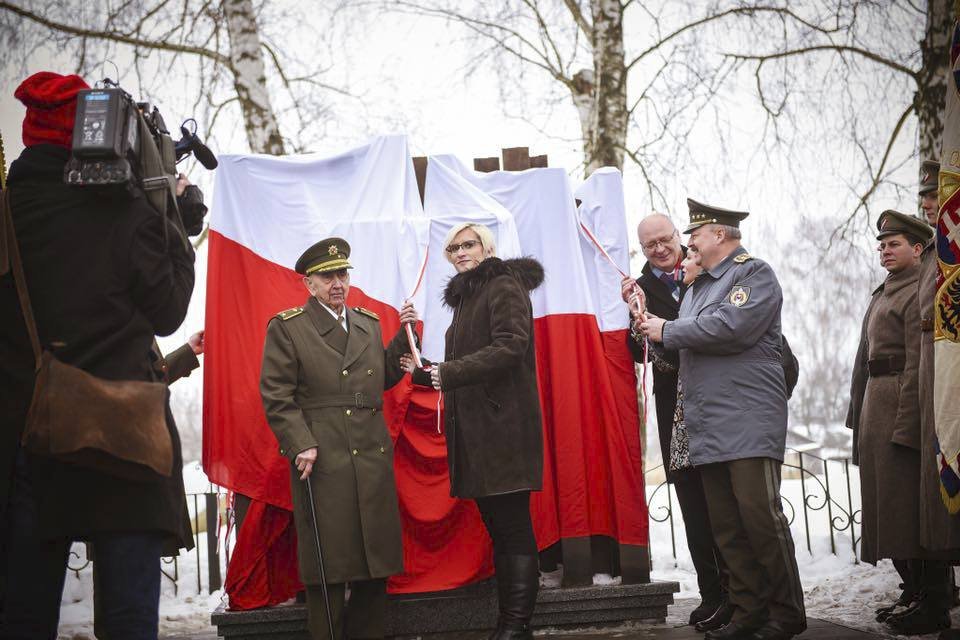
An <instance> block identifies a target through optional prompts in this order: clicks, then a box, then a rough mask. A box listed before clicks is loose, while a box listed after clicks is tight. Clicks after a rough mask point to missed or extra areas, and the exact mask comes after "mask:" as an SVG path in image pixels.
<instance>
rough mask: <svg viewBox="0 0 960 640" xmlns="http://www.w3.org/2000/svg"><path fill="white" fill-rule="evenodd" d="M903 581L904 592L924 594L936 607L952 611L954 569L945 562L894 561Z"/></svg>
mask: <svg viewBox="0 0 960 640" xmlns="http://www.w3.org/2000/svg"><path fill="white" fill-rule="evenodd" d="M893 566H894V568H895V569H896V570H897V573H898V574H900V578H901V579H902V580H903V590H904V591H905V592H907V593H910V594H918V593H922V594H923V596H924V597H925V598H927V599H928V600H929V601H930V604H932V605H933V606H935V607H942V608H945V609H950V607H951V603H952V601H953V580H952V579H951V578H952V575H953V567H951V566H950V564H949V563H948V562H947V561H945V560H916V559H906V560H902V559H899V558H894V559H893Z"/></svg>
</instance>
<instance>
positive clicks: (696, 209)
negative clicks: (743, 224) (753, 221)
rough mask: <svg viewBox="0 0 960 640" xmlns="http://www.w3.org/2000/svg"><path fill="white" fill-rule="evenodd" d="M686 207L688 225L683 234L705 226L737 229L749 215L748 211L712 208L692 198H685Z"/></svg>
mask: <svg viewBox="0 0 960 640" xmlns="http://www.w3.org/2000/svg"><path fill="white" fill-rule="evenodd" d="M687 207H688V208H689V209H690V224H688V225H687V228H686V229H684V230H683V232H684V233H690V232H691V231H693V230H694V229H696V228H697V227H702V226H703V225H705V224H723V225H726V226H728V227H739V226H740V221H741V220H743V219H744V218H746V217H747V216H748V215H750V213H749V212H748V211H733V210H731V209H721V208H720V207H713V206H710V205H708V204H703V203H702V202H697V201H696V200H694V199H693V198H687Z"/></svg>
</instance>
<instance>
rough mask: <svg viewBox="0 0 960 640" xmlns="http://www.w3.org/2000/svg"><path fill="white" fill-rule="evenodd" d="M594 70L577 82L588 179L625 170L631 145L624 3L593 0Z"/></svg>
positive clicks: (575, 100) (576, 102) (575, 89)
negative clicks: (604, 170) (606, 170)
mask: <svg viewBox="0 0 960 640" xmlns="http://www.w3.org/2000/svg"><path fill="white" fill-rule="evenodd" d="M590 10H591V14H592V18H593V21H592V29H591V33H590V36H591V37H590V45H591V49H592V51H593V69H592V70H591V69H584V70H581V71H580V72H578V73H577V74H576V75H575V76H574V78H573V86H572V88H571V93H572V94H573V103H574V105H575V106H576V107H577V111H578V113H579V114H580V128H581V131H582V133H583V156H584V163H585V164H586V169H587V175H589V174H590V173H592V172H593V171H594V170H595V169H598V168H600V167H617V168H618V169H622V168H623V155H624V153H623V150H624V148H626V144H627V85H626V81H627V69H626V63H625V62H624V49H623V6H622V5H621V4H620V0H591V2H590Z"/></svg>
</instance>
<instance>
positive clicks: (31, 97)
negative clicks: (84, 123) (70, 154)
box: [13, 71, 90, 149]
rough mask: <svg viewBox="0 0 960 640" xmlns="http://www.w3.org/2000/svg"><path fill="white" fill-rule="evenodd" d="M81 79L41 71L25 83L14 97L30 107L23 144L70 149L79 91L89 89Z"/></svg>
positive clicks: (25, 121) (25, 122) (24, 122)
mask: <svg viewBox="0 0 960 640" xmlns="http://www.w3.org/2000/svg"><path fill="white" fill-rule="evenodd" d="M89 88H90V87H89V85H87V83H86V82H84V81H83V78H81V77H80V76H76V75H72V76H62V75H60V74H59V73H52V72H50V71H41V72H39V73H35V74H33V75H32V76H30V77H29V78H27V79H26V80H24V81H23V82H22V83H21V84H20V86H19V87H17V90H16V91H14V92H13V97H14V98H16V99H17V100H19V101H20V102H22V103H23V104H24V105H25V106H26V107H27V115H26V117H24V119H23V144H24V146H26V147H32V146H33V145H36V144H58V145H60V146H61V147H66V148H67V149H69V148H70V147H71V145H72V141H73V118H74V116H75V115H76V112H77V92H78V91H80V90H81V89H89Z"/></svg>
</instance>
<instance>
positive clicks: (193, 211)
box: [177, 184, 207, 236]
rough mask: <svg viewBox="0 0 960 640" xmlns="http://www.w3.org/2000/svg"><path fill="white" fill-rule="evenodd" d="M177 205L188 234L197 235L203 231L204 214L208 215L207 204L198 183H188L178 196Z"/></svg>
mask: <svg viewBox="0 0 960 640" xmlns="http://www.w3.org/2000/svg"><path fill="white" fill-rule="evenodd" d="M177 207H178V208H179V209H180V217H181V218H182V219H183V228H184V230H185V231H186V232H187V235H188V236H195V235H197V234H198V233H200V232H201V231H203V216H205V215H207V205H205V204H203V192H202V191H200V188H199V187H198V186H197V185H195V184H191V185H187V188H186V189H184V190H183V194H182V195H180V196H178V197H177Z"/></svg>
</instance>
